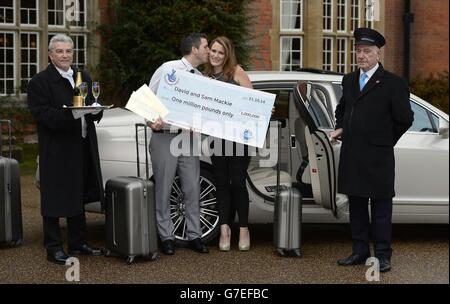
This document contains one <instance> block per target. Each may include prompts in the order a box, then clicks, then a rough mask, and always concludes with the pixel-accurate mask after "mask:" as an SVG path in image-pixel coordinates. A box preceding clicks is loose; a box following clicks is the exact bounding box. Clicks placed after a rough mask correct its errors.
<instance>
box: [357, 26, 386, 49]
mask: <svg viewBox="0 0 450 304" xmlns="http://www.w3.org/2000/svg"><path fill="white" fill-rule="evenodd" d="M354 36H355V45H376V46H377V47H379V48H381V47H382V46H383V45H384V44H385V43H386V40H385V39H384V37H383V35H381V34H380V33H378V32H377V31H376V30H373V29H371V28H366V27H360V28H357V29H356V30H355V33H354Z"/></svg>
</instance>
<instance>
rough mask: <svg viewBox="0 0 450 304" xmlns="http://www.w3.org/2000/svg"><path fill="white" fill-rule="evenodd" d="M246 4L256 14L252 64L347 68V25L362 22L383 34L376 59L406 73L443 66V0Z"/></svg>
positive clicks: (445, 27) (258, 66)
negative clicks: (373, 9) (380, 56)
mask: <svg viewBox="0 0 450 304" xmlns="http://www.w3.org/2000/svg"><path fill="white" fill-rule="evenodd" d="M375 2H378V3H377V5H378V7H377V8H376V9H378V10H379V11H378V13H379V18H377V17H378V16H374V17H373V21H371V20H370V19H369V20H368V19H367V18H366V12H368V10H370V8H369V7H370V4H371V3H375ZM251 9H252V10H253V11H252V12H251V13H250V15H252V16H256V18H255V19H254V20H255V23H256V24H255V26H254V28H255V33H254V34H255V36H256V38H255V40H254V42H253V44H254V46H255V48H256V50H257V51H256V53H255V55H254V56H253V58H252V64H251V67H252V68H253V69H257V70H261V69H262V70H292V69H296V68H299V67H310V68H318V69H324V70H333V71H337V72H344V73H347V72H349V71H351V70H353V69H354V68H355V62H354V60H353V58H354V57H353V54H352V52H353V47H352V45H353V39H352V36H353V30H354V28H355V26H358V27H360V26H367V27H372V28H374V29H376V30H378V31H380V32H381V33H383V34H384V36H385V37H386V47H385V48H384V50H383V53H384V54H383V59H382V60H383V63H384V65H385V66H386V68H387V69H389V70H391V71H393V72H395V73H397V74H399V75H403V76H405V77H408V76H409V78H414V77H416V76H418V75H423V76H428V75H429V74H436V73H441V72H444V71H448V63H449V61H448V57H449V52H448V45H449V31H448V28H449V24H448V22H449V16H448V13H449V1H447V0H431V1H422V0H379V1H376V0H322V1H317V0H312V1H311V0H291V1H285V0H256V1H254V3H253V4H252V6H251ZM369 17H370V16H369ZM405 19H406V20H405ZM408 20H409V21H410V22H406V24H407V25H408V26H409V30H410V35H409V39H406V38H405V35H406V25H405V21H408ZM408 41H409V42H408ZM408 44H409V56H406V55H405V54H407V52H408ZM405 66H406V68H405ZM408 67H409V71H408ZM408 74H409V75H408Z"/></svg>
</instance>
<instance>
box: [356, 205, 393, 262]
mask: <svg viewBox="0 0 450 304" xmlns="http://www.w3.org/2000/svg"><path fill="white" fill-rule="evenodd" d="M349 201H350V227H351V231H352V241H353V254H358V255H361V256H370V245H369V241H370V231H371V230H372V238H373V240H374V243H375V257H377V258H387V259H388V260H390V259H391V255H392V248H391V238H392V198H387V199H370V211H371V219H372V223H370V220H369V209H368V202H369V198H365V197H357V196H350V197H349Z"/></svg>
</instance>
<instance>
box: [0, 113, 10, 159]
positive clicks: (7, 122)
mask: <svg viewBox="0 0 450 304" xmlns="http://www.w3.org/2000/svg"><path fill="white" fill-rule="evenodd" d="M2 123H6V124H8V135H9V136H8V137H9V158H12V148H11V137H12V125H11V120H8V119H0V156H3V153H2V152H3V151H2V136H1V126H2Z"/></svg>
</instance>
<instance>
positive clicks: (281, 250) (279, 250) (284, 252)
mask: <svg viewBox="0 0 450 304" xmlns="http://www.w3.org/2000/svg"><path fill="white" fill-rule="evenodd" d="M277 252H278V254H279V255H280V256H282V257H284V256H286V251H285V250H284V249H282V248H277Z"/></svg>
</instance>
